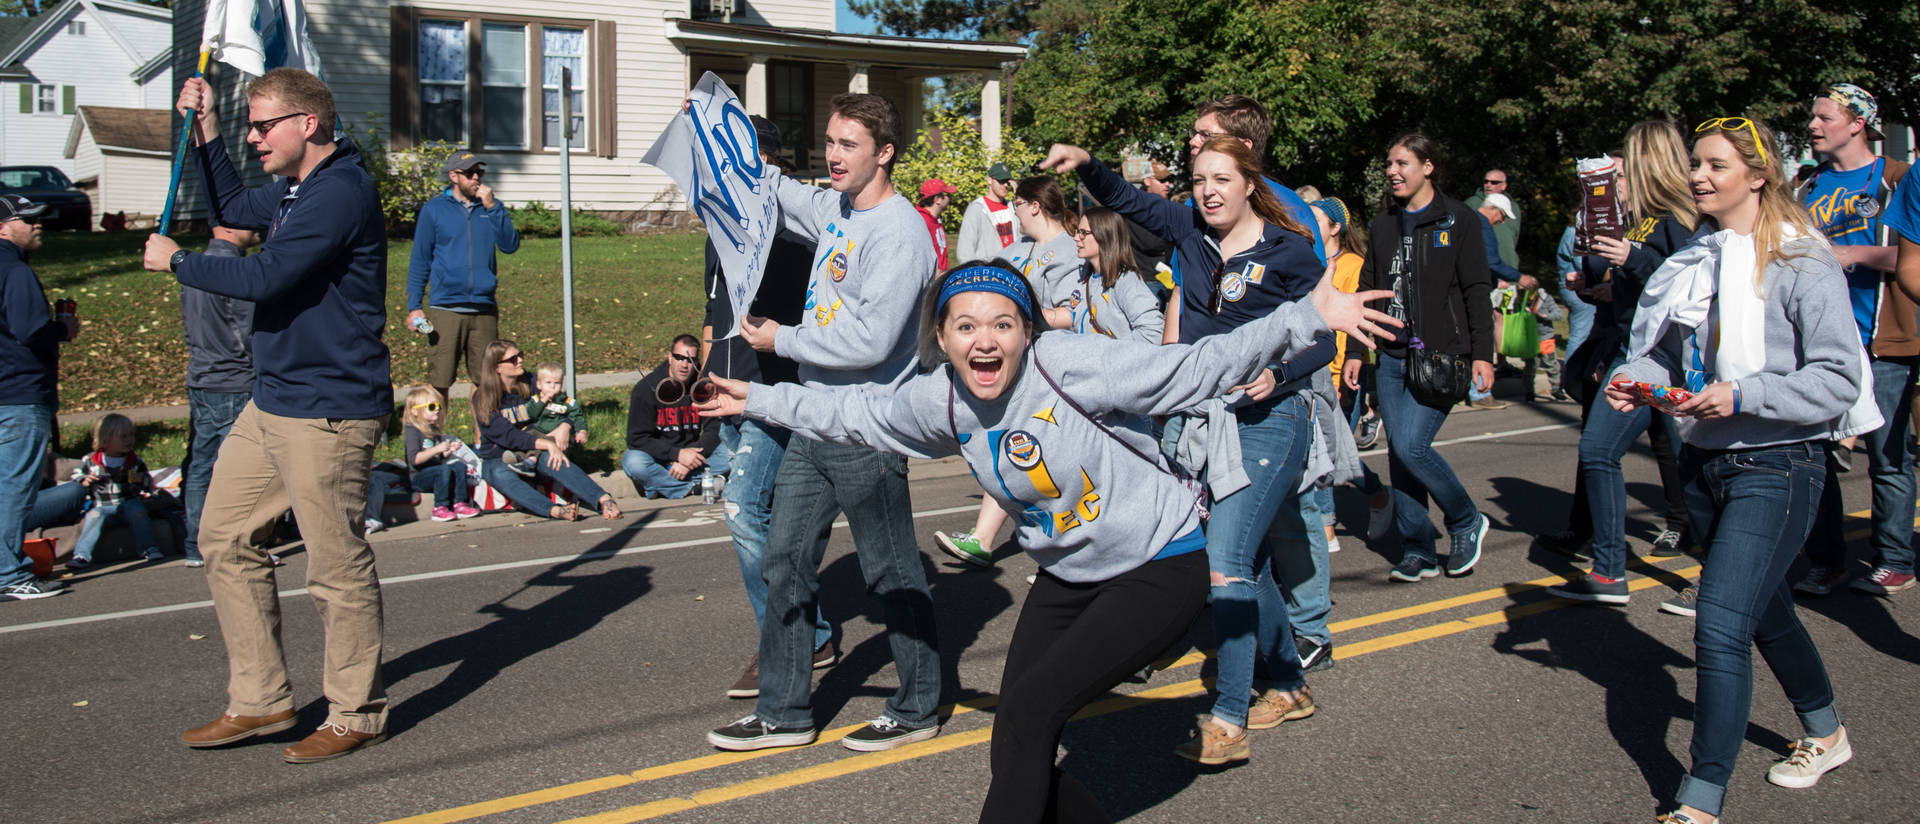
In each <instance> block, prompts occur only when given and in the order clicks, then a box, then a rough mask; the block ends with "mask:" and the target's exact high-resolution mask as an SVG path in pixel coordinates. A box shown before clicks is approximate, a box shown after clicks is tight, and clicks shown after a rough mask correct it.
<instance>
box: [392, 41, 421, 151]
mask: <svg viewBox="0 0 1920 824" xmlns="http://www.w3.org/2000/svg"><path fill="white" fill-rule="evenodd" d="M389 13H390V15H391V17H390V18H389V19H390V20H391V28H392V31H393V39H392V41H391V47H390V48H389V50H388V54H390V55H392V56H393V71H392V72H391V73H390V74H391V75H392V78H393V79H392V86H391V87H390V91H391V92H392V93H391V94H390V95H388V98H387V100H388V103H387V108H388V112H387V113H388V120H387V123H388V125H389V126H390V128H391V130H392V133H391V134H389V135H387V145H388V147H390V148H393V149H410V148H413V143H414V136H415V135H418V134H419V133H420V66H419V62H418V60H417V59H416V53H417V52H418V50H419V48H420V44H419V41H418V35H417V34H416V31H417V22H418V20H419V17H418V15H417V13H416V12H415V11H414V9H413V7H411V6H394V7H392V8H391V9H390V10H389Z"/></svg>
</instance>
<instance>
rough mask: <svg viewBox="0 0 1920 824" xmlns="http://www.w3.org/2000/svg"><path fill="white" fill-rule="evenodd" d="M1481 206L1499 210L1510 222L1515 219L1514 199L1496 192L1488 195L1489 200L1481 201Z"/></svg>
mask: <svg viewBox="0 0 1920 824" xmlns="http://www.w3.org/2000/svg"><path fill="white" fill-rule="evenodd" d="M1480 205H1482V206H1492V207H1493V208H1495V209H1499V210H1500V211H1501V212H1502V213H1503V214H1505V215H1506V216H1507V219H1508V220H1512V219H1514V217H1515V215H1514V213H1513V199H1512V198H1509V197H1507V196H1506V195H1503V194H1501V193H1499V192H1494V193H1493V194H1490V195H1487V199H1486V200H1483V201H1481V202H1480Z"/></svg>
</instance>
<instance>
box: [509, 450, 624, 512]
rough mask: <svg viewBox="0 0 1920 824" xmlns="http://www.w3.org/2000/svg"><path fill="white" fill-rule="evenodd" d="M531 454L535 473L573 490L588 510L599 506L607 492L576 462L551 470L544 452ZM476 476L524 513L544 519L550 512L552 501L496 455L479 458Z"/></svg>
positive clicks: (576, 497)
mask: <svg viewBox="0 0 1920 824" xmlns="http://www.w3.org/2000/svg"><path fill="white" fill-rule="evenodd" d="M533 455H534V457H535V458H537V459H538V460H536V461H534V464H533V472H534V474H535V475H537V476H539V477H542V478H546V479H548V480H551V481H553V482H554V483H557V484H559V485H560V487H561V488H562V489H565V490H566V491H568V492H571V493H573V497H574V499H575V500H578V501H579V502H580V503H581V505H582V506H585V507H587V508H588V509H598V508H599V506H600V499H601V498H604V497H606V496H607V492H606V490H604V489H601V488H600V485H599V484H597V483H594V482H593V478H591V477H589V476H588V475H587V473H586V472H585V471H584V470H582V469H581V468H580V465H579V464H577V463H573V462H571V461H569V462H568V463H567V465H566V466H563V467H560V468H559V469H554V468H553V467H552V466H551V465H549V464H548V463H547V461H548V459H549V457H550V456H548V455H547V454H546V453H545V452H535V453H533ZM480 478H481V479H482V480H485V481H486V482H487V484H488V485H490V486H492V487H493V488H494V489H497V490H500V494H502V495H505V496H507V500H509V501H512V502H513V505H514V506H517V507H520V508H521V509H523V510H525V511H527V512H531V513H533V514H535V515H538V516H540V517H542V518H545V517H547V513H549V512H551V511H553V501H551V500H549V499H548V498H547V496H545V495H542V494H540V491H539V490H537V489H534V488H533V485H532V484H529V483H527V481H526V479H525V478H522V477H520V474H519V473H517V472H514V471H513V470H511V469H508V468H507V465H506V464H505V463H504V462H502V461H501V460H500V459H499V458H486V459H483V460H481V461H480Z"/></svg>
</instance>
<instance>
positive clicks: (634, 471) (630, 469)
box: [620, 335, 727, 498]
mask: <svg viewBox="0 0 1920 824" xmlns="http://www.w3.org/2000/svg"><path fill="white" fill-rule="evenodd" d="M699 370H700V339H699V338H696V337H694V336H692V335H681V336H680V337H677V338H674V339H673V347H672V348H671V349H670V350H669V351H668V353H667V361H666V363H662V364H660V366H659V367H657V368H655V369H654V370H653V371H652V372H649V373H647V375H646V377H643V378H641V379H640V382H639V383H637V384H634V386H633V395H632V396H631V397H629V398H628V399H627V451H626V452H625V453H623V454H621V456H620V469H621V471H623V472H626V473H627V477H628V478H630V479H632V480H633V488H634V490H635V491H637V492H639V493H640V497H642V498H685V497H687V493H690V492H692V491H693V490H694V487H695V486H696V485H698V484H699V483H700V476H701V475H702V474H710V475H715V476H722V477H724V476H725V475H726V474H727V453H726V451H725V450H716V447H718V446H719V445H720V426H719V423H720V421H719V420H718V419H717V418H708V419H702V418H701V417H700V413H699V412H696V411H694V409H693V395H694V392H693V383H694V381H693V376H694V374H695V373H696V372H698V371H699Z"/></svg>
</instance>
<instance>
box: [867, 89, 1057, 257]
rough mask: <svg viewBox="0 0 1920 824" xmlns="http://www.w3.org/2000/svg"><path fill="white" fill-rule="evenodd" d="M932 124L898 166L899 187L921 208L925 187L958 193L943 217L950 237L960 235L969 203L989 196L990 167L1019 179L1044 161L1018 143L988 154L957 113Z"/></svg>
mask: <svg viewBox="0 0 1920 824" xmlns="http://www.w3.org/2000/svg"><path fill="white" fill-rule="evenodd" d="M928 117H929V119H930V121H931V122H930V123H929V125H928V126H927V128H925V129H922V130H921V131H920V134H919V136H918V137H916V138H914V141H913V146H912V148H909V149H908V150H907V153H906V154H905V155H904V156H902V157H901V158H900V159H899V160H898V161H895V162H894V164H893V175H892V176H893V184H894V186H895V188H897V189H898V190H899V192H900V193H901V194H903V195H905V196H906V197H907V199H908V200H912V201H915V202H918V201H919V199H920V184H922V183H925V182H926V181H928V180H932V179H934V178H936V177H937V178H939V179H941V180H943V181H945V182H947V183H948V184H951V185H952V186H953V187H954V188H955V189H957V190H958V191H957V192H955V193H954V195H953V205H952V206H949V207H947V210H946V211H944V212H941V213H940V222H941V223H942V224H944V225H945V226H946V227H947V230H948V231H958V230H959V229H960V218H961V217H962V214H963V213H964V212H965V211H966V206H967V204H968V203H971V202H973V199H974V198H976V197H979V196H980V195H982V194H984V193H985V192H986V191H987V167H989V166H992V165H993V164H995V163H1005V164H1007V168H1008V169H1012V170H1014V175H1015V176H1016V177H1018V176H1020V173H1021V170H1024V169H1030V168H1032V167H1033V164H1035V163H1038V162H1040V160H1041V159H1042V157H1044V155H1042V154H1041V152H1040V151H1039V150H1037V149H1035V148H1033V147H1031V146H1029V145H1027V144H1026V143H1023V142H1021V141H1020V140H1018V139H1015V138H1012V137H1008V138H1007V139H1005V140H1003V141H1002V142H1001V145H1000V150H999V151H997V152H996V151H993V150H990V149H988V148H987V144H986V142H985V141H983V140H981V138H980V130H979V128H977V127H976V126H975V125H974V122H973V121H972V120H970V119H968V118H966V117H965V116H963V115H961V114H959V113H957V112H952V111H934V112H929V113H928Z"/></svg>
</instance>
